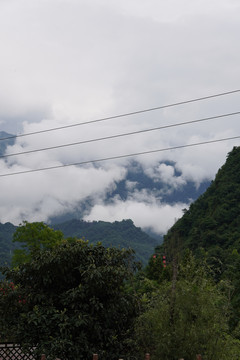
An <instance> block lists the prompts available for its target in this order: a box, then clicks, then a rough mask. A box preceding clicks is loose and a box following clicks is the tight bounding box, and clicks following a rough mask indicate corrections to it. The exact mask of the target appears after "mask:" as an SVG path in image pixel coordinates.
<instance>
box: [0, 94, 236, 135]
mask: <svg viewBox="0 0 240 360" xmlns="http://www.w3.org/2000/svg"><path fill="white" fill-rule="evenodd" d="M237 92H240V89H237V90H232V91H227V92H223V93H218V94H214V95H208V96H203V97H199V98H195V99H190V100H185V101H180V102H176V103H172V104H167V105H162V106H157V107H152V108H148V109H143V110H137V111H132V112H128V113H123V114H119V115H114V116H109V117H104V118H100V119H96V120H90V121H85V122H81V123H76V124H71V125H65V126H59V127H55V128H51V129H45V130H39V131H33V132H29V133H26V134H18V135H12V136H8V137H4V138H1V139H0V141H4V140H10V139H16V138H19V137H23V136H30V135H36V134H42V133H46V132H51V131H57V130H63V129H67V128H71V127H76V126H81V125H88V124H93V123H97V122H103V121H107V120H114V119H118V118H122V117H127V116H132V115H137V114H143V113H146V112H151V111H156V110H161V109H166V108H170V107H174V106H179V105H186V104H189V103H193V102H197V101H203V100H207V99H212V98H216V97H220V96H225V95H230V94H234V93H237Z"/></svg>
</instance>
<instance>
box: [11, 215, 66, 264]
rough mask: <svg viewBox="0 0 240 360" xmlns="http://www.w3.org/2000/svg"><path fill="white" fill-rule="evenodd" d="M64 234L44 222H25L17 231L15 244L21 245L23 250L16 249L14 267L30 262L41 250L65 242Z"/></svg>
mask: <svg viewBox="0 0 240 360" xmlns="http://www.w3.org/2000/svg"><path fill="white" fill-rule="evenodd" d="M63 239H64V237H63V233H62V232H61V231H59V230H58V231H55V230H53V229H51V228H50V227H49V226H48V225H46V224H44V223H43V222H34V223H29V222H27V221H24V222H23V223H22V224H20V225H19V227H18V228H17V229H16V231H15V233H14V235H13V242H18V243H21V244H22V245H21V247H22V248H21V249H15V250H14V253H13V257H12V264H13V266H17V265H19V264H23V263H25V262H29V261H30V260H31V258H32V255H33V253H34V252H35V251H36V250H39V249H52V248H53V247H54V246H56V245H58V244H60V243H61V242H62V241H63Z"/></svg>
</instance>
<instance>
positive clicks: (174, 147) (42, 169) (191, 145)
mask: <svg viewBox="0 0 240 360" xmlns="http://www.w3.org/2000/svg"><path fill="white" fill-rule="evenodd" d="M236 139H240V135H238V136H233V137H228V138H222V139H217V140H209V141H202V142H198V143H193V144H186V145H178V146H173V147H168V148H163V149H156V150H149V151H142V152H137V153H132V154H124V155H117V156H110V157H107V158H101V159H95V160H87V161H81V162H78V163H72V164H64V165H56V166H50V167H45V168H39V169H32V170H24V171H18V172H13V173H7V174H1V175H0V177H7V176H14V175H20V174H28V173H34V172H40V171H46V170H53V169H60V168H66V167H69V166H79V165H86V164H91V163H92V164H93V163H98V162H104V161H110V160H116V159H123V158H127V157H133V156H140V155H147V154H153V153H157V152H163V151H169V150H176V149H183V148H188V147H194V146H200V145H206V144H213V143H217V142H223V141H227V140H236Z"/></svg>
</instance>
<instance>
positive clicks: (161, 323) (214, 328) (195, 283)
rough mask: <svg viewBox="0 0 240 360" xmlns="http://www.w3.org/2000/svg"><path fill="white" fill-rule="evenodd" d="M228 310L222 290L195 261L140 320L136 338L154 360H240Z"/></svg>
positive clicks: (186, 262)
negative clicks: (199, 354)
mask: <svg viewBox="0 0 240 360" xmlns="http://www.w3.org/2000/svg"><path fill="white" fill-rule="evenodd" d="M220 285H221V286H222V288H224V287H226V284H224V283H223V282H221V283H220V284H219V286H220ZM228 309H229V300H228V298H227V296H226V295H225V294H224V292H223V291H222V289H220V287H217V286H216V285H215V284H214V283H213V281H212V280H211V279H210V278H209V276H208V274H207V272H206V270H205V268H204V266H201V265H199V264H197V262H196V261H195V260H194V258H193V256H192V255H189V257H188V258H187V259H186V258H185V259H184V260H183V262H182V264H181V265H180V266H179V269H178V279H177V281H176V284H175V285H174V287H173V283H171V282H163V283H162V284H161V285H160V286H159V290H158V293H157V294H155V296H154V297H153V298H152V302H151V305H150V306H149V308H148V310H147V311H146V312H145V313H143V314H142V315H141V316H140V317H139V318H138V320H137V323H136V332H135V336H136V341H137V343H138V346H139V350H140V353H144V352H150V353H151V358H152V359H153V360H157V359H161V360H173V359H178V358H184V359H185V360H191V359H194V358H195V356H196V354H198V353H201V354H202V355H203V356H204V358H207V359H208V360H211V359H212V360H214V359H218V358H219V359H221V360H224V359H226V360H227V359H229V360H231V359H234V358H236V359H237V358H239V354H240V342H239V341H238V340H236V339H233V338H232V337H231V336H230V335H229V331H228V316H229V313H228ZM230 350H231V351H230Z"/></svg>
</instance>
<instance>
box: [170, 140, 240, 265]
mask: <svg viewBox="0 0 240 360" xmlns="http://www.w3.org/2000/svg"><path fill="white" fill-rule="evenodd" d="M172 237H175V238H178V241H179V242H180V243H181V244H182V246H183V247H188V248H190V249H192V250H194V251H195V250H197V249H199V248H204V249H206V250H208V251H211V253H212V255H216V256H217V257H218V258H220V260H221V261H223V262H225V260H226V254H231V252H232V251H233V250H236V251H237V252H240V147H234V148H233V150H232V151H231V152H230V153H229V154H228V158H227V161H226V163H225V164H224V165H223V166H222V168H220V169H219V171H218V173H217V175H216V178H215V180H214V181H213V182H212V184H211V185H210V186H209V188H208V189H207V190H206V192H205V193H204V194H203V195H201V196H200V197H199V198H198V199H197V200H196V201H195V202H194V203H192V204H191V206H190V208H189V210H188V211H186V213H185V214H184V216H183V217H182V218H181V219H180V220H178V221H177V222H176V223H175V225H174V226H173V227H172V228H171V229H170V230H169V232H168V234H167V235H166V236H165V243H167V242H168V241H169V240H170V238H172ZM225 250H227V253H226V252H225Z"/></svg>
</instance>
